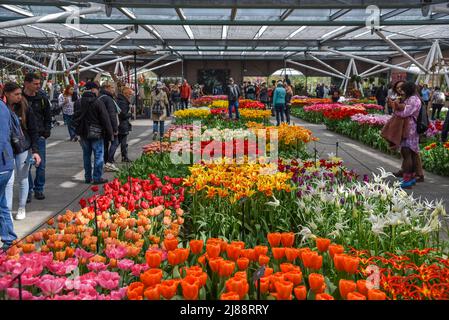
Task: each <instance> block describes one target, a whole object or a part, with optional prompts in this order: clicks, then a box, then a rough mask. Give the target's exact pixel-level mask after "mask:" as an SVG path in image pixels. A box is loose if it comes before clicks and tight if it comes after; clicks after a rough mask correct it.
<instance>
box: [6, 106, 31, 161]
mask: <svg viewBox="0 0 449 320" xmlns="http://www.w3.org/2000/svg"><path fill="white" fill-rule="evenodd" d="M9 113H10V115H11V118H10V121H11V137H10V141H11V147H12V150H13V152H14V154H20V153H22V152H24V151H26V150H28V149H29V144H28V143H27V139H26V137H25V134H24V133H23V131H22V127H21V125H20V121H19V119H18V118H17V116H16V114H15V113H13V112H12V111H9Z"/></svg>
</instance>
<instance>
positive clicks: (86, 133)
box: [73, 82, 114, 184]
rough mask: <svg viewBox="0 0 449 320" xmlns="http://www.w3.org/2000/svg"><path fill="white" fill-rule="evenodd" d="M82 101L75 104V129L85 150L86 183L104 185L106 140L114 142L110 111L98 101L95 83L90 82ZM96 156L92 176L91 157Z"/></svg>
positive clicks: (97, 90) (97, 88)
mask: <svg viewBox="0 0 449 320" xmlns="http://www.w3.org/2000/svg"><path fill="white" fill-rule="evenodd" d="M85 88H86V90H85V91H84V93H83V96H82V97H81V99H79V100H77V101H76V102H75V106H74V111H75V113H74V115H73V127H74V128H75V131H76V133H77V134H78V135H79V136H80V138H81V141H80V144H81V147H82V149H83V161H84V178H85V183H87V184H89V183H92V184H103V183H106V182H108V180H106V179H103V165H104V140H108V141H112V140H113V137H114V131H113V130H112V126H111V121H110V119H109V114H108V111H107V110H106V106H105V105H104V103H103V101H101V100H100V99H98V98H97V97H98V94H99V87H98V85H97V84H96V83H95V82H88V83H87V84H86V86H85ZM92 153H93V154H94V170H93V175H92V163H91V157H92Z"/></svg>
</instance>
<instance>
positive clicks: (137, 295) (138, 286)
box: [126, 282, 144, 300]
mask: <svg viewBox="0 0 449 320" xmlns="http://www.w3.org/2000/svg"><path fill="white" fill-rule="evenodd" d="M143 288H144V286H143V283H142V282H133V283H131V284H130V285H129V286H128V289H126V296H127V297H128V299H129V300H142V299H143Z"/></svg>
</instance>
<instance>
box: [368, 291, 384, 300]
mask: <svg viewBox="0 0 449 320" xmlns="http://www.w3.org/2000/svg"><path fill="white" fill-rule="evenodd" d="M386 299H387V295H386V294H385V293H384V292H382V291H380V290H378V289H370V290H368V300H386Z"/></svg>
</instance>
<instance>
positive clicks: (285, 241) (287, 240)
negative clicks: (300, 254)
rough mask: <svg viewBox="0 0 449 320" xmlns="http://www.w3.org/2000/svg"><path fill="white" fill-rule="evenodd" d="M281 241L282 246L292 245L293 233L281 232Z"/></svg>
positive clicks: (293, 240)
mask: <svg viewBox="0 0 449 320" xmlns="http://www.w3.org/2000/svg"><path fill="white" fill-rule="evenodd" d="M281 242H282V245H283V246H284V247H292V246H293V243H295V234H294V233H293V232H284V233H281Z"/></svg>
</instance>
